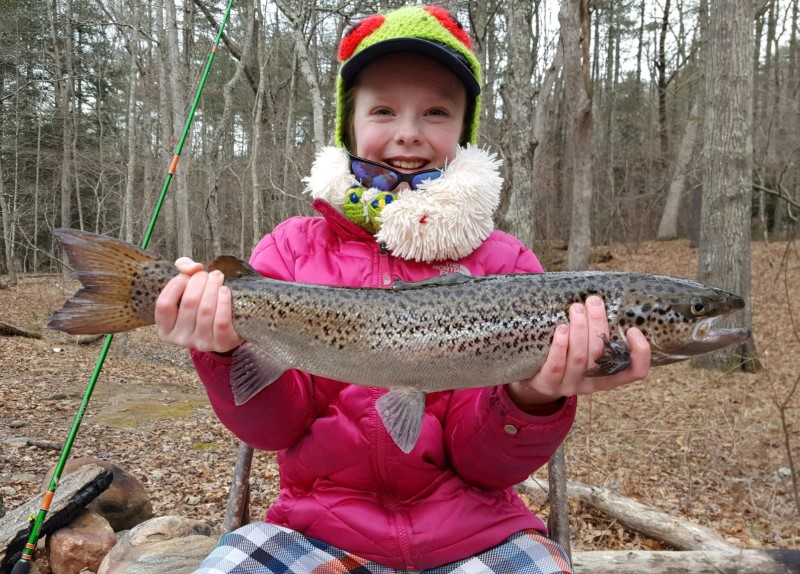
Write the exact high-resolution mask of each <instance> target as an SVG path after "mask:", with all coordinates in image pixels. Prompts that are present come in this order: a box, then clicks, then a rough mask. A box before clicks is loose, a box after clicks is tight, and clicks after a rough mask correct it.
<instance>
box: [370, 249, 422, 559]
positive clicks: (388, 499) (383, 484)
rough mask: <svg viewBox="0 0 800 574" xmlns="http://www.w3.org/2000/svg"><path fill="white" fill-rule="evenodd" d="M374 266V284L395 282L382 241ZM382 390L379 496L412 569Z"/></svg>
mask: <svg viewBox="0 0 800 574" xmlns="http://www.w3.org/2000/svg"><path fill="white" fill-rule="evenodd" d="M374 268H375V270H376V276H375V278H374V285H375V286H376V287H380V288H389V287H391V285H392V283H393V281H392V265H391V259H390V256H389V250H388V249H387V248H386V244H385V243H380V244H378V251H377V264H376V265H375V267H374ZM381 394H382V393H381V392H380V391H379V390H378V389H372V404H373V416H374V419H373V420H374V427H373V428H374V434H373V439H374V440H373V455H374V456H375V463H376V467H377V468H376V470H377V475H378V477H379V480H380V488H379V489H378V496H379V498H380V500H381V503H382V504H383V505H384V507H385V508H386V510H387V511H388V512H389V513H391V514H392V517H393V518H394V528H395V536H396V537H397V543H398V546H399V547H400V552H401V554H402V558H403V561H404V562H405V564H406V568H408V569H411V568H413V567H414V565H413V562H412V559H411V547H410V539H409V523H408V515H407V513H406V511H405V509H404V508H403V505H401V504H399V503H398V502H397V500H396V499H395V497H394V496H393V495H391V494H389V493H390V492H391V489H390V488H389V482H390V479H391V477H390V476H389V469H388V468H387V456H386V450H387V449H389V448H391V447H392V445H391V444H390V441H391V439H389V437H388V435H387V434H386V433H385V432H382V431H383V428H382V427H383V423H382V422H381V420H380V416H378V412H377V410H375V407H374V405H375V401H377V400H378V398H379V396H380V395H381Z"/></svg>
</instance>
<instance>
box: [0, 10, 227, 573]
mask: <svg viewBox="0 0 800 574" xmlns="http://www.w3.org/2000/svg"><path fill="white" fill-rule="evenodd" d="M232 6H233V0H228V5H227V8H226V9H225V15H224V16H223V18H222V22H220V25H219V30H218V31H217V37H216V39H215V40H214V44H213V45H212V46H211V52H210V53H209V55H208V59H207V60H206V65H205V68H204V70H203V75H202V76H201V77H200V82H199V84H198V86H197V90H196V91H195V95H194V99H193V100H192V104H191V106H190V108H189V114H188V116H187V118H186V122H185V123H184V126H183V132H182V133H181V137H180V139H179V140H178V145H177V146H176V147H175V151H174V155H173V156H172V161H171V162H170V165H169V169H168V171H167V176H166V178H165V179H164V185H163V186H162V188H161V193H160V194H159V196H158V201H157V202H156V205H155V207H154V208H153V216H152V217H151V218H150V223H149V225H148V227H147V231H146V232H145V234H144V238H143V239H142V242H141V244H140V245H141V247H142V249H147V246H148V244H149V243H150V237H151V236H152V234H153V229H154V228H155V225H156V221H157V220H158V215H159V214H160V213H161V208H162V206H163V205H164V200H165V199H166V197H167V189H169V185H170V183H171V182H172V178H173V176H174V175H175V171H176V170H177V169H178V161H179V160H180V156H181V152H182V151H183V145H184V143H185V142H186V139H187V137H188V135H189V130H190V129H191V127H192V120H194V114H195V111H196V110H197V105H198V103H199V102H200V96H201V95H202V93H203V88H204V87H205V85H206V80H207V79H208V73H209V70H210V69H211V64H212V62H213V61H214V56H215V55H216V54H217V50H218V49H219V43H220V40H221V39H222V33H223V32H224V30H225V25H226V24H227V22H228V17H229V16H230V13H231V7H232ZM113 339H114V335H106V339H105V342H104V343H103V347H102V349H101V350H100V355H99V356H98V358H97V363H96V364H95V367H94V371H93V372H92V376H91V377H90V378H89V383H88V385H87V387H86V392H85V393H84V395H83V400H82V401H81V404H80V407H79V408H78V412H77V413H76V415H75V419H74V421H73V422H72V428H71V429H70V431H69V434H68V435H67V440H66V441H65V442H64V448H63V449H62V450H61V457H60V458H59V460H58V464H57V465H56V468H55V470H54V471H53V476H52V478H51V479H50V486H49V487H48V489H47V492H45V494H44V497H43V499H42V505H41V507H40V508H39V513H38V514H37V515H36V518H35V519H34V518H33V517H31V520H32V521H33V524H32V526H31V529H30V535H29V536H28V542H27V544H26V545H25V548H24V549H23V551H22V555H21V556H20V559H19V560H18V561H17V563H16V564H15V565H14V568H13V569H12V570H11V574H27V573H28V572H30V568H31V559H32V557H33V552H34V550H35V549H36V543H37V542H38V541H39V531H40V529H41V527H42V523H43V522H44V519H45V517H46V516H47V512H48V511H49V510H50V505H51V504H52V502H53V498H54V497H55V492H56V488H58V483H59V481H60V480H61V473H62V472H63V470H64V465H65V464H66V463H67V459H68V458H69V454H70V451H71V450H72V444H73V443H74V442H75V437H76V436H77V435H78V430H79V429H80V426H81V421H82V420H83V415H84V414H85V412H86V408H87V407H88V406H89V400H90V399H91V397H92V393H93V392H94V387H95V384H96V383H97V379H98V377H99V376H100V371H101V370H102V369H103V363H104V362H105V360H106V356H107V355H108V350H109V348H110V347H111V341H113Z"/></svg>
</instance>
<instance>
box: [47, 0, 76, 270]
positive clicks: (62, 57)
mask: <svg viewBox="0 0 800 574" xmlns="http://www.w3.org/2000/svg"><path fill="white" fill-rule="evenodd" d="M56 10H57V5H54V4H52V3H50V2H48V3H47V12H48V17H49V20H50V36H51V38H52V42H53V46H52V50H53V59H54V60H55V64H56V70H57V74H56V78H57V79H56V82H55V99H56V101H58V113H59V116H60V118H61V122H62V134H61V135H62V140H61V178H60V191H61V213H60V224H61V226H62V227H70V226H71V225H72V203H71V194H72V182H71V175H72V113H71V109H70V108H71V104H72V23H71V17H72V1H71V0H66V3H65V7H64V12H65V15H64V23H63V25H62V24H61V23H60V22H59V25H58V28H59V30H60V32H61V34H62V35H63V38H64V53H63V54H62V53H61V49H60V48H59V36H58V35H57V34H56V19H57V17H58V14H57V12H56ZM61 270H62V273H63V274H64V276H67V275H68V274H69V269H68V268H67V266H66V265H63V266H62V268H61Z"/></svg>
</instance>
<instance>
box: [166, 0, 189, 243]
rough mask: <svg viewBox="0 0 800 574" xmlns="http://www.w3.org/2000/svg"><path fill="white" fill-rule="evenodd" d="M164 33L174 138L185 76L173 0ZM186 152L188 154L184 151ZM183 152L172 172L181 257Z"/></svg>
mask: <svg viewBox="0 0 800 574" xmlns="http://www.w3.org/2000/svg"><path fill="white" fill-rule="evenodd" d="M166 8H167V10H166V17H167V20H166V23H165V24H166V32H167V46H168V50H169V62H170V68H169V70H170V73H169V84H170V97H171V98H172V133H173V137H174V138H175V140H176V144H177V141H178V138H180V137H181V134H182V133H183V126H184V119H185V118H184V115H185V112H184V109H183V108H184V105H185V104H186V97H185V96H184V94H185V90H184V86H185V84H186V78H187V76H186V75H185V74H184V66H183V65H182V63H183V61H184V60H183V58H182V57H181V53H180V50H179V48H178V23H177V20H176V17H175V0H166ZM184 146H185V147H184V148H183V149H184V151H185V150H188V149H189V138H188V137H187V140H186V142H185V144H184ZM186 155H188V154H186ZM186 155H182V156H181V160H180V162H179V163H178V169H177V170H176V173H175V184H176V185H177V188H176V190H175V216H176V224H177V226H176V227H177V232H178V236H177V249H178V253H179V254H180V255H181V256H184V257H192V222H191V218H190V213H189V180H188V177H187V174H188V164H189V160H188V158H187V157H186Z"/></svg>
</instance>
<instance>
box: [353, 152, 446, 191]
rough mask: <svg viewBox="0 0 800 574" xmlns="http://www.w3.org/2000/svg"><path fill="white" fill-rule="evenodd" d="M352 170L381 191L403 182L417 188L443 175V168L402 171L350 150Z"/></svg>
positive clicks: (358, 178)
mask: <svg viewBox="0 0 800 574" xmlns="http://www.w3.org/2000/svg"><path fill="white" fill-rule="evenodd" d="M347 155H348V156H349V157H350V172H351V173H352V174H353V175H354V176H355V177H356V179H357V180H358V182H359V183H360V184H361V185H363V186H364V187H374V188H375V189H379V190H381V191H392V190H393V189H394V188H396V187H397V186H398V185H400V184H401V183H404V182H405V183H407V184H408V185H409V187H411V189H417V187H419V186H420V184H422V182H423V181H427V180H429V179H438V178H440V177H442V170H441V169H423V170H421V171H415V172H414V173H400V172H399V171H397V170H396V169H392V168H391V167H389V166H388V165H384V164H382V163H377V162H374V161H370V160H368V159H361V158H360V157H356V156H354V155H353V154H351V153H350V152H348V153H347Z"/></svg>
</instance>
